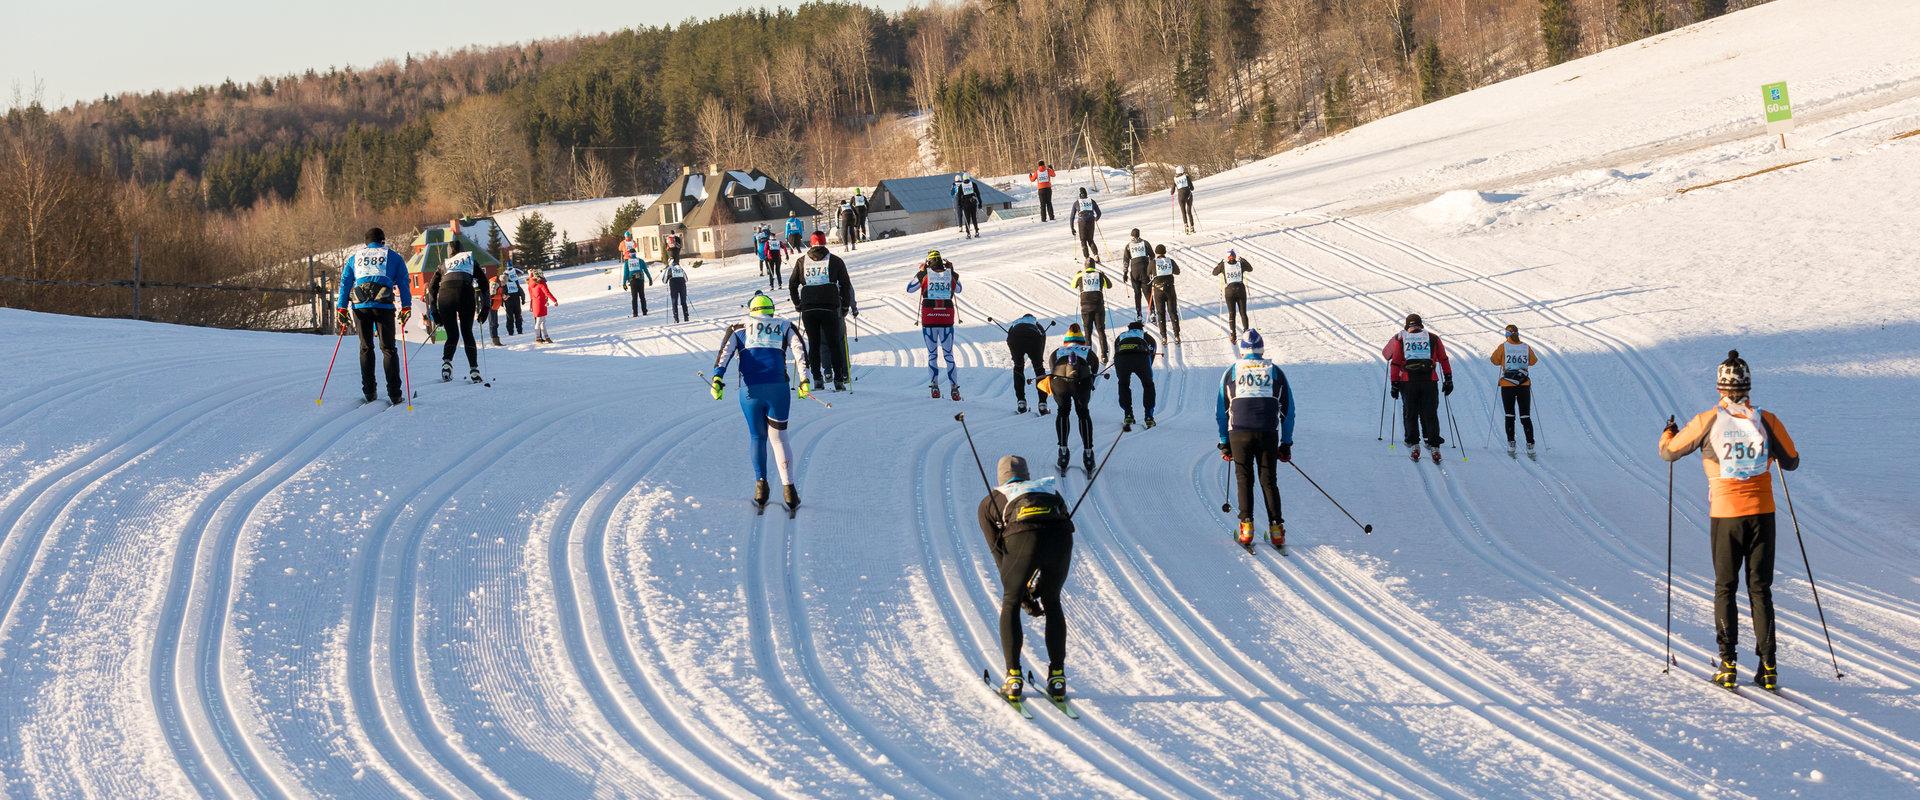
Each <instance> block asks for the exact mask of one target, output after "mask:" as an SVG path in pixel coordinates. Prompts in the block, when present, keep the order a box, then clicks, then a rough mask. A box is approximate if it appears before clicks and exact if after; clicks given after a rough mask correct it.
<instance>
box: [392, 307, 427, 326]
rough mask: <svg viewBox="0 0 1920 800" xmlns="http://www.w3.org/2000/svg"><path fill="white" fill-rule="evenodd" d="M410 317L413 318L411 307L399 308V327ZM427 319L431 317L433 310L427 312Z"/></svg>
mask: <svg viewBox="0 0 1920 800" xmlns="http://www.w3.org/2000/svg"><path fill="white" fill-rule="evenodd" d="M412 318H413V309H411V308H403V309H400V327H402V328H404V327H406V326H407V320H409V319H412ZM427 319H429V320H431V319H433V312H427Z"/></svg>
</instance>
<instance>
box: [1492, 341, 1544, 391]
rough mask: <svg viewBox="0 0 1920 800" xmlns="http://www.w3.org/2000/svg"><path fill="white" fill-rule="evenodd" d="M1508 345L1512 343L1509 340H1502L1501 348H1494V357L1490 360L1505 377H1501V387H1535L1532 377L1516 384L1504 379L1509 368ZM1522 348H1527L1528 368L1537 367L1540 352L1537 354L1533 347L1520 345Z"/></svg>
mask: <svg viewBox="0 0 1920 800" xmlns="http://www.w3.org/2000/svg"><path fill="white" fill-rule="evenodd" d="M1508 344H1510V342H1508V341H1507V340H1505V339H1502V340H1501V341H1500V346H1499V347H1495V348H1493V356H1492V358H1490V359H1489V360H1490V361H1492V362H1493V365H1494V366H1496V367H1499V368H1500V369H1501V372H1502V375H1503V377H1501V378H1500V385H1501V386H1531V385H1533V378H1531V377H1529V378H1522V379H1521V380H1520V382H1519V383H1514V382H1513V381H1510V380H1507V379H1506V378H1505V377H1504V374H1505V371H1506V368H1507V345H1508ZM1520 346H1521V347H1525V348H1527V366H1529V367H1531V366H1533V365H1535V364H1538V363H1540V354H1539V353H1538V352H1536V351H1534V349H1533V347H1532V346H1531V345H1525V344H1522V345H1520ZM1516 356H1517V354H1516Z"/></svg>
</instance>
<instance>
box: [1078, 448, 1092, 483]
mask: <svg viewBox="0 0 1920 800" xmlns="http://www.w3.org/2000/svg"><path fill="white" fill-rule="evenodd" d="M1080 463H1081V465H1083V466H1085V467H1086V468H1087V475H1089V476H1091V475H1093V468H1094V463H1093V448H1091V447H1089V448H1086V449H1085V450H1081V451H1080Z"/></svg>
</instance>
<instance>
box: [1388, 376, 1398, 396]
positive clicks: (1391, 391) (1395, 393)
mask: <svg viewBox="0 0 1920 800" xmlns="http://www.w3.org/2000/svg"><path fill="white" fill-rule="evenodd" d="M1387 394H1390V395H1392V396H1393V399H1395V400H1398V399H1400V382H1399V381H1394V382H1393V383H1392V384H1391V385H1390V388H1388V389H1387Z"/></svg>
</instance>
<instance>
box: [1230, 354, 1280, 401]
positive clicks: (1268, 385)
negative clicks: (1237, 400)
mask: <svg viewBox="0 0 1920 800" xmlns="http://www.w3.org/2000/svg"><path fill="white" fill-rule="evenodd" d="M1233 388H1234V396H1235V397H1258V398H1266V397H1272V396H1273V365H1271V364H1268V363H1265V362H1262V361H1242V362H1240V365H1239V366H1238V367H1237V368H1235V369H1234V371H1233Z"/></svg>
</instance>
